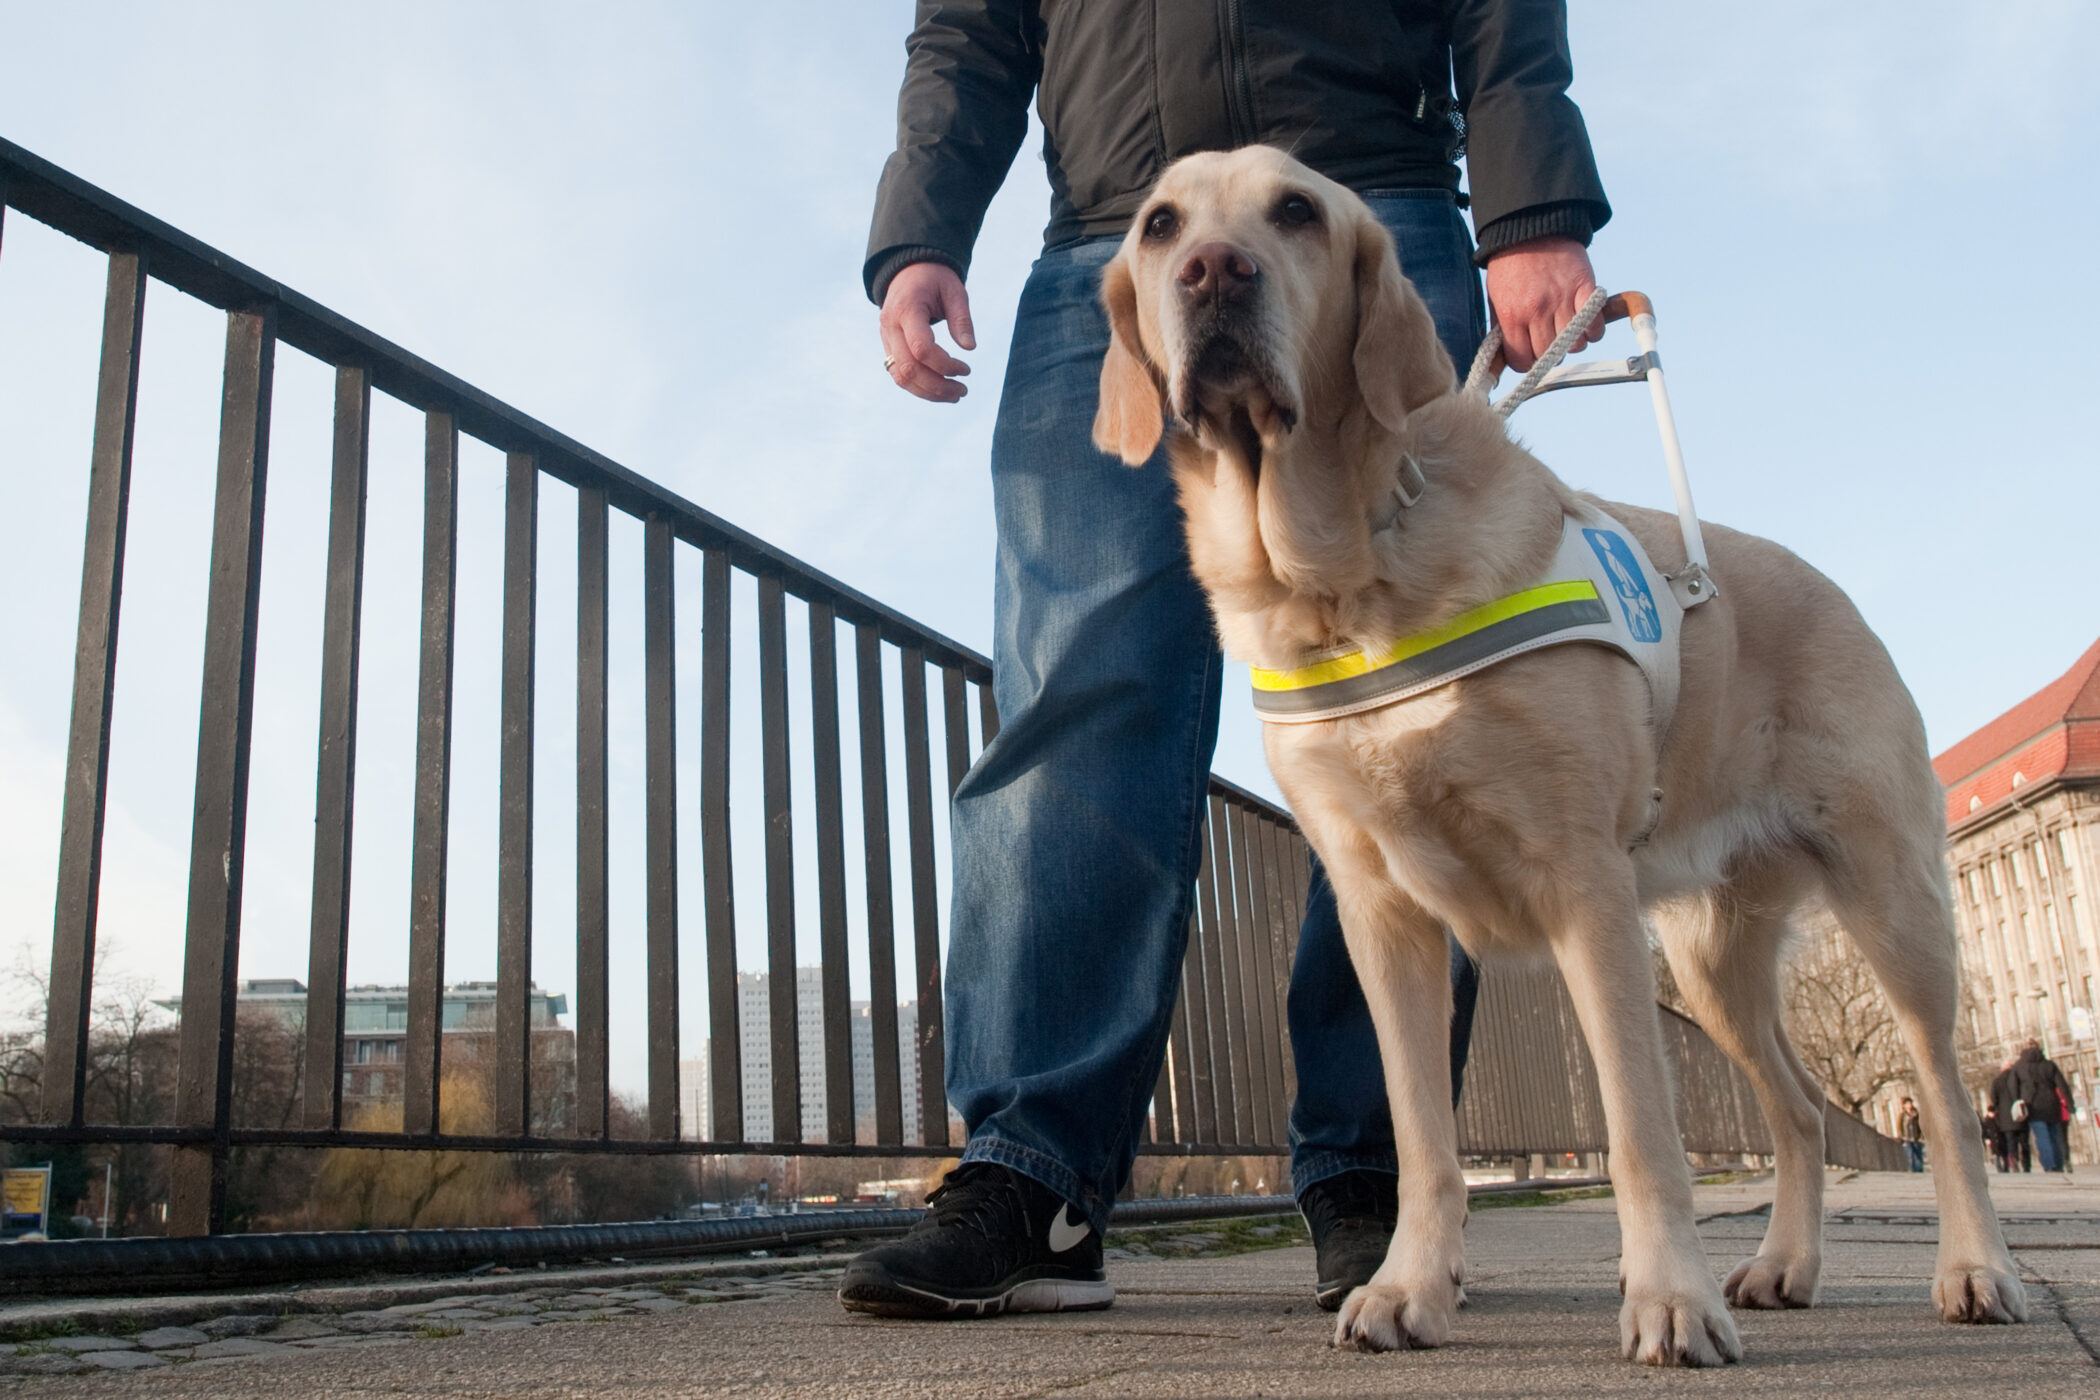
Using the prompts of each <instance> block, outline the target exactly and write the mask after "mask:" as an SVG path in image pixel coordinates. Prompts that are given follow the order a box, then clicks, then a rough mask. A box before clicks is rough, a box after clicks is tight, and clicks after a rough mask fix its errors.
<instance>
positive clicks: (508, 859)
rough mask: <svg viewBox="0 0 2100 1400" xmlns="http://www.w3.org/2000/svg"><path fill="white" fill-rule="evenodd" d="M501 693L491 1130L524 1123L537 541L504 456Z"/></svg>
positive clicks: (532, 484)
mask: <svg viewBox="0 0 2100 1400" xmlns="http://www.w3.org/2000/svg"><path fill="white" fill-rule="evenodd" d="M503 470H504V476H505V480H504V500H503V698H502V702H501V704H502V718H501V720H500V736H499V747H498V753H499V757H498V778H497V797H496V811H497V828H496V1113H495V1120H496V1131H497V1132H498V1133H501V1134H503V1135H505V1136H516V1135H519V1134H522V1133H524V1132H525V1131H526V1130H527V1129H528V1127H529V1126H530V1125H531V1123H532V1003H531V997H532V740H533V727H532V726H533V697H534V691H535V684H534V674H533V650H534V645H535V629H536V627H537V622H536V617H537V613H536V604H537V596H538V565H539V547H540V468H539V463H538V462H537V461H535V460H534V459H533V456H532V454H531V453H530V452H512V453H510V454H509V455H508V456H507V457H506V458H505V461H504V464H503Z"/></svg>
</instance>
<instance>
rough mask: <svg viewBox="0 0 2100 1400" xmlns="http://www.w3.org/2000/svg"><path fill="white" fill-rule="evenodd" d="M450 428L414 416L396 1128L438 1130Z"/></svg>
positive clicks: (453, 546) (448, 719)
mask: <svg viewBox="0 0 2100 1400" xmlns="http://www.w3.org/2000/svg"><path fill="white" fill-rule="evenodd" d="M458 542H459V429H458V427H457V425H456V424H455V423H454V422H453V418H452V415H451V414H449V413H440V412H435V411H433V412H430V413H426V414H425V415H424V417H423V619H422V639H421V640H422V657H421V661H420V664H419V668H418V678H417V685H416V776H415V809H414V810H415V817H414V825H413V831H412V835H411V837H410V847H411V849H410V856H409V877H408V882H409V919H408V1031H407V1044H406V1046H405V1047H404V1048H403V1051H402V1062H403V1068H402V1078H403V1090H402V1096H401V1122H402V1127H403V1129H404V1130H405V1131H407V1132H410V1133H433V1132H436V1131H437V1128H438V1078H439V1076H440V1075H441V1074H442V1073H443V1066H442V1065H441V1063H440V1059H441V1050H440V1044H439V1032H440V1027H439V1020H440V1018H441V1015H442V1012H443V1000H444V980H445V859H446V852H447V837H448V816H449V809H450V803H451V790H452V627H453V600H454V593H455V586H456V583H457V573H458V558H457V553H458Z"/></svg>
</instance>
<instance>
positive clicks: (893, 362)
mask: <svg viewBox="0 0 2100 1400" xmlns="http://www.w3.org/2000/svg"><path fill="white" fill-rule="evenodd" d="M882 367H883V369H885V370H892V369H895V368H896V367H897V357H896V356H895V355H884V356H883V357H882Z"/></svg>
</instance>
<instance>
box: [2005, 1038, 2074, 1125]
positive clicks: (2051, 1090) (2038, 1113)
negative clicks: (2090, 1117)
mask: <svg viewBox="0 0 2100 1400" xmlns="http://www.w3.org/2000/svg"><path fill="white" fill-rule="evenodd" d="M2011 1074H2012V1082H2013V1090H2014V1092H2015V1093H2016V1094H2017V1095H2018V1096H2019V1097H2020V1098H2021V1099H2022V1100H2024V1101H2025V1102H2026V1104H2027V1117H2028V1121H2029V1122H2034V1123H2061V1122H2063V1121H2064V1114H2065V1112H2066V1111H2068V1110H2071V1109H2072V1108H2073V1107H2074V1105H2073V1104H2072V1101H2071V1082H2070V1081H2069V1080H2068V1079H2065V1078H2064V1072H2063V1071H2062V1070H2061V1069H2059V1068H2058V1067H2057V1064H2056V1061H2054V1060H2052V1059H2048V1058H2047V1057H2045V1056H2044V1055H2043V1054H2042V1052H2041V1050H2040V1049H2039V1048H2037V1047H2035V1046H2032V1045H2030V1046H2028V1047H2027V1049H2025V1050H2023V1051H2021V1052H2020V1058H2019V1060H2018V1062H2017V1063H2015V1064H2014V1065H2013V1067H2012V1071H2011ZM2059 1094H2061V1095H2062V1101H2061V1102H2058V1095H2059Z"/></svg>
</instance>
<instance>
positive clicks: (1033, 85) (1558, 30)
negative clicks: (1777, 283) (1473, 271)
mask: <svg viewBox="0 0 2100 1400" xmlns="http://www.w3.org/2000/svg"><path fill="white" fill-rule="evenodd" d="M906 54H907V62H906V66H905V74H904V88H903V92H902V94H901V95H900V97H899V98H898V103H897V150H896V152H895V154H893V155H892V156H891V157H890V159H889V163H888V164H887V165H885V166H884V167H883V172H882V183H881V185H880V187H879V189H878V191H877V193H876V197H875V219H874V226H873V228H872V229H871V230H870V232H869V236H868V257H867V261H866V263H865V264H864V265H863V268H862V273H863V277H864V279H865V281H866V284H867V287H868V291H869V294H870V296H872V297H873V298H874V299H875V300H876V301H878V302H880V301H881V299H882V294H883V292H884V290H885V289H886V288H887V286H888V282H889V278H890V277H891V276H892V275H893V274H894V273H895V272H896V271H897V270H898V269H899V268H901V267H903V266H904V265H906V264H907V263H911V262H923V261H929V260H930V261H935V262H944V263H947V264H948V265H949V266H951V267H953V268H955V269H956V270H957V271H958V272H966V271H967V270H968V267H969V261H970V250H971V248H972V247H973V246H974V245H975V243H976V241H977V232H978V229H979V227H980V226H981V225H982V223H983V221H984V212H985V209H986V207H987V206H988V205H989V204H990V203H991V200H992V196H993V194H995V193H996V192H997V191H998V188H999V186H1000V184H1001V183H1002V182H1003V181H1004V180H1005V178H1006V172H1007V168H1008V167H1009V166H1010V165H1011V164H1012V163H1013V158H1014V153H1015V152H1016V151H1017V150H1019V149H1020V145H1021V140H1022V138H1023V137H1024V136H1025V135H1026V134H1027V130H1028V102H1029V98H1030V96H1031V94H1033V95H1034V96H1035V98H1036V104H1037V109H1038V110H1039V111H1040V113H1041V114H1042V119H1043V127H1044V140H1043V160H1044V163H1045V164H1046V165H1047V166H1048V169H1049V176H1050V224H1049V227H1048V228H1047V229H1046V230H1044V241H1045V242H1046V243H1050V244H1056V243H1062V242H1066V241H1068V240H1070V239H1073V238H1077V237H1081V236H1083V235H1088V234H1103V233H1120V232H1122V231H1123V229H1124V228H1125V227H1127V226H1128V224H1129V221H1130V218H1131V216H1132V215H1133V214H1134V213H1135V212H1136V210H1137V205H1138V202H1139V201H1140V199H1142V198H1143V196H1144V194H1145V192H1146V191H1147V190H1149V189H1150V188H1151V187H1152V185H1153V182H1154V181H1155V180H1157V179H1158V178H1159V174H1160V172H1161V171H1162V170H1164V169H1165V168H1166V167H1167V165H1168V164H1169V163H1170V162H1172V161H1174V160H1176V159H1178V158H1179V157H1181V156H1184V155H1187V154H1189V153H1191V152H1193V151H1207V150H1230V149H1232V148H1234V147H1238V146H1245V145H1251V144H1257V143H1260V144H1268V145H1274V146H1279V147H1282V148H1284V149H1286V150H1289V151H1291V152H1292V153H1293V154H1294V155H1296V156H1297V157H1298V158H1299V159H1301V160H1303V161H1305V162H1306V163H1307V164H1308V165H1310V166H1312V167H1313V168H1314V169H1315V170H1318V171H1320V172H1321V173H1322V174H1325V175H1327V176H1329V177H1330V178H1332V179H1335V180H1338V181H1340V182H1341V183H1343V184H1345V185H1348V186H1350V187H1351V188H1353V189H1357V190H1372V189H1389V188H1421V187H1430V188H1441V189H1448V190H1452V191H1454V192H1455V191H1456V190H1457V189H1458V165H1457V159H1458V156H1459V155H1460V153H1461V152H1462V151H1463V152H1464V154H1465V155H1466V158H1467V170H1468V173H1469V175H1470V180H1471V185H1472V204H1473V218H1474V224H1475V227H1476V228H1477V229H1478V230H1479V242H1480V246H1481V250H1482V256H1483V257H1484V256H1485V255H1486V254H1487V253H1490V252H1493V251H1495V250H1496V249H1498V248H1502V247H1507V246H1509V245H1510V244H1513V243H1519V242H1522V241H1524V240H1525V239H1528V238H1536V237H1540V236H1542V235H1544V234H1549V233H1565V234H1569V235H1571V236H1574V237H1577V238H1580V239H1582V240H1584V241H1585V242H1587V241H1588V239H1589V236H1590V234H1591V233H1592V232H1593V231H1594V230H1596V229H1598V228H1600V227H1602V226H1603V224H1604V222H1605V220H1607V219H1609V218H1610V217H1611V206H1610V205H1609V204H1607V203H1606V202H1605V199H1604V188H1603V186H1602V184H1601V183H1600V182H1599V180H1598V178H1597V167H1596V162H1595V159H1594V158H1593V157H1592V155H1591V152H1590V143H1589V134H1588V132H1587V131H1585V130H1584V128H1583V124H1582V114H1581V113H1579V112H1578V111H1576V110H1575V104H1574V103H1573V102H1571V101H1569V100H1568V95H1567V87H1568V82H1569V79H1570V76H1571V73H1572V64H1571V61H1570V59H1569V56H1568V39H1567V11H1566V7H1565V4H1564V0H1382V3H1370V0H1323V3H1317V4H1307V3H1302V0H1301V3H1291V0H919V7H918V24H917V26H916V27H915V28H914V29H913V30H912V34H911V38H910V40H909V41H908V42H907V44H906Z"/></svg>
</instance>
